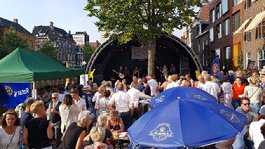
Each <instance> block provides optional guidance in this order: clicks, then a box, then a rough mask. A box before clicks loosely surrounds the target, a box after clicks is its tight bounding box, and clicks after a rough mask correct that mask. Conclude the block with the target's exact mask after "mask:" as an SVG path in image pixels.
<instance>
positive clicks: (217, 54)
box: [215, 48, 221, 57]
mask: <svg viewBox="0 0 265 149" xmlns="http://www.w3.org/2000/svg"><path fill="white" fill-rule="evenodd" d="M220 54H221V53H220V49H219V48H218V49H215V56H219V57H220V56H221V55H220Z"/></svg>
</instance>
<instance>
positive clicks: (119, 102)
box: [108, 82, 134, 130]
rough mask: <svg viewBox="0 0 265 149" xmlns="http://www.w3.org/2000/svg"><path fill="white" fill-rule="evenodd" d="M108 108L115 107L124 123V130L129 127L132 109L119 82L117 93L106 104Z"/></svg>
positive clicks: (130, 102)
mask: <svg viewBox="0 0 265 149" xmlns="http://www.w3.org/2000/svg"><path fill="white" fill-rule="evenodd" d="M108 106H109V107H115V110H117V111H118V112H119V114H120V117H121V118H122V120H123V122H124V126H125V128H126V130H127V129H128V128H129V127H130V126H131V124H132V120H131V112H130V110H131V109H134V107H133V104H132V99H131V97H130V96H129V95H128V94H127V93H126V92H124V84H123V83H121V82H119V83H118V85H117V92H116V93H114V94H113V95H112V97H111V98H110V101H109V103H108Z"/></svg>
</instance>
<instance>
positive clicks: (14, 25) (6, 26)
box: [0, 17, 35, 50]
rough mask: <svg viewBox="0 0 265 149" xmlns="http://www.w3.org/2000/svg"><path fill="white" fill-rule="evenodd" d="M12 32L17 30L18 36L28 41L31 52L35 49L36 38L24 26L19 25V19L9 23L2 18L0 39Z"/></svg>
mask: <svg viewBox="0 0 265 149" xmlns="http://www.w3.org/2000/svg"><path fill="white" fill-rule="evenodd" d="M11 30H15V31H16V33H17V35H18V36H19V37H21V38H22V39H24V40H26V41H27V44H28V48H29V49H31V50H34V49H35V37H34V35H33V34H31V33H30V32H29V31H27V30H26V29H25V28H24V27H23V26H21V25H20V24H19V23H18V19H14V20H13V21H9V20H7V19H4V18H1V17H0V39H1V38H2V37H3V36H4V35H5V34H6V33H8V32H10V31H11Z"/></svg>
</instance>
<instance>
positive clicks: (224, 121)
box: [128, 98, 246, 148]
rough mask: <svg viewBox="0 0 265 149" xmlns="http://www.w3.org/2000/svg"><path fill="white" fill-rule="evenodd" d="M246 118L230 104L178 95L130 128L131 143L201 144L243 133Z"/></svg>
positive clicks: (182, 145)
mask: <svg viewBox="0 0 265 149" xmlns="http://www.w3.org/2000/svg"><path fill="white" fill-rule="evenodd" d="M245 122H246V117H245V116H244V115H243V114H241V113H239V112H237V111H234V110H232V109H230V108H228V107H225V106H223V105H220V104H217V103H215V102H208V101H205V100H200V99H197V98H178V99H177V100H171V101H168V102H166V103H164V104H160V105H158V106H156V107H154V108H153V109H152V110H150V111H148V112H147V113H146V114H144V115H143V116H142V117H141V118H140V119H138V120H137V121H136V122H135V123H134V124H133V125H132V126H131V127H130V128H129V129H128V134H129V137H130V139H131V142H132V144H137V145H142V146H147V147H161V148H177V147H200V146H205V145H209V144H213V143H216V142H221V141H225V140H228V139H230V138H232V137H234V136H235V135H236V134H237V133H238V132H241V131H242V129H243V127H244V125H245Z"/></svg>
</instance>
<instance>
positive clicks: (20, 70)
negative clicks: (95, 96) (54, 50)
mask: <svg viewBox="0 0 265 149" xmlns="http://www.w3.org/2000/svg"><path fill="white" fill-rule="evenodd" d="M82 73H83V72H82V71H81V70H77V69H71V68H67V67H65V66H64V65H62V64H60V63H58V62H56V61H55V60H53V59H51V58H49V57H48V56H46V55H44V54H43V53H42V52H40V51H29V50H25V49H21V48H17V49H16V50H14V51H13V52H12V53H10V54H9V55H7V56H6V57H4V58H3V59H1V60H0V82H34V81H42V80H56V79H62V78H70V77H75V76H79V75H80V74H82Z"/></svg>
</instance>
